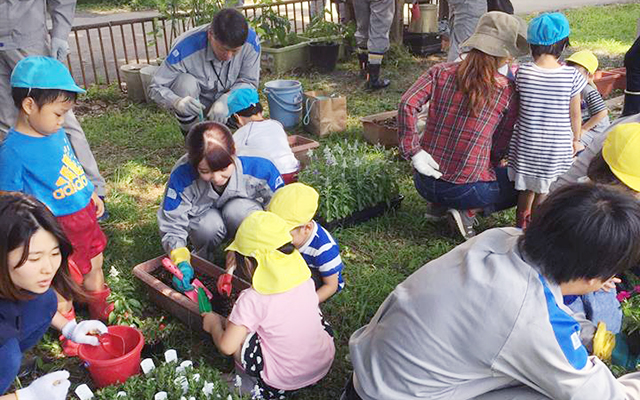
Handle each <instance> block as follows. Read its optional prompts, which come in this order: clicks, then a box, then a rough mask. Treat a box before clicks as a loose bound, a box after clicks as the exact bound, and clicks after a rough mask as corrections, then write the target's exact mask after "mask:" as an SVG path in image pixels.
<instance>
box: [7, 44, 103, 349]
mask: <svg viewBox="0 0 640 400" xmlns="http://www.w3.org/2000/svg"><path fill="white" fill-rule="evenodd" d="M78 93H84V90H82V89H81V88H80V87H78V86H77V85H76V84H75V82H74V81H73V78H72V77H71V74H70V73H69V71H68V70H67V68H66V67H65V66H64V64H62V63H61V62H60V61H58V60H56V59H54V58H50V57H41V56H33V57H26V58H24V59H22V60H20V62H18V64H16V66H15V68H14V70H13V73H12V74H11V95H12V97H13V100H14V103H15V106H16V107H17V108H18V110H19V114H18V119H17V122H16V125H15V126H14V127H13V128H11V129H10V130H9V132H8V133H7V136H6V138H5V140H4V142H3V143H2V145H1V146H0V190H4V191H17V192H23V193H26V194H29V195H32V196H34V197H35V198H37V199H38V200H40V201H41V202H42V203H44V204H45V205H46V206H47V207H48V208H49V210H51V212H52V213H53V215H54V216H55V217H56V220H57V221H58V223H59V224H60V226H61V227H62V230H63V231H64V233H65V235H66V236H67V237H68V239H69V241H70V242H71V244H72V246H73V253H72V255H71V258H70V262H69V269H70V272H71V275H72V276H73V277H74V279H75V280H76V282H77V283H82V285H83V286H84V289H85V290H86V291H87V293H88V294H89V312H90V314H91V317H92V318H95V319H101V320H104V321H106V320H107V317H108V316H109V313H110V312H111V311H112V310H113V305H112V304H110V303H108V302H107V297H108V296H109V294H110V293H111V291H110V290H109V288H108V287H107V286H106V284H105V281H104V275H103V272H102V262H103V255H102V252H103V250H104V249H105V247H106V245H107V238H106V236H105V235H104V233H103V232H102V230H101V229H100V226H99V225H98V222H97V218H98V217H99V216H100V214H101V213H102V212H103V210H104V206H103V203H102V200H101V199H100V198H99V197H98V195H97V194H96V192H95V190H94V186H93V184H92V183H91V181H89V179H87V175H86V174H85V171H84V169H83V168H82V166H81V165H80V163H79V162H78V159H77V158H76V155H75V153H74V152H73V149H72V147H71V145H70V143H69V140H68V139H67V135H66V134H65V131H64V129H63V128H62V124H63V121H64V116H65V114H66V113H67V112H68V111H69V110H71V109H72V108H73V105H74V103H75V101H76V97H77V95H78ZM58 312H59V313H60V314H62V315H63V316H64V317H65V318H66V319H68V320H74V317H75V312H74V308H73V303H72V302H71V299H66V298H64V297H63V296H61V295H60V294H58ZM63 348H64V350H65V353H66V354H68V355H75V354H76V353H77V345H76V344H75V343H72V342H70V341H64V342H63Z"/></svg>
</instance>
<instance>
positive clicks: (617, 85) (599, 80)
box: [593, 67, 627, 97]
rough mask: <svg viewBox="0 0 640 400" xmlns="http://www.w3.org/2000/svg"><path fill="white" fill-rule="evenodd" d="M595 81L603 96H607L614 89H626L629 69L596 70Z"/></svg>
mask: <svg viewBox="0 0 640 400" xmlns="http://www.w3.org/2000/svg"><path fill="white" fill-rule="evenodd" d="M593 81H594V83H595V84H596V87H597V88H598V91H599V92H600V94H601V95H602V97H607V96H609V95H610V94H611V92H612V91H613V90H614V89H621V90H624V89H625V88H626V87H627V69H626V68H624V67H623V68H614V69H610V70H603V71H596V74H595V77H594V79H593Z"/></svg>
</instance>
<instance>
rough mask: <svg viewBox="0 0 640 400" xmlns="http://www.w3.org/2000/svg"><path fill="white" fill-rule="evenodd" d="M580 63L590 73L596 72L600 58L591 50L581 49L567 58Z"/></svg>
mask: <svg viewBox="0 0 640 400" xmlns="http://www.w3.org/2000/svg"><path fill="white" fill-rule="evenodd" d="M569 61H571V62H572V63H575V64H578V65H580V66H582V67H584V69H586V70H587V71H589V73H590V74H595V73H596V70H597V69H598V58H597V57H596V56H595V55H594V54H593V53H592V52H591V51H589V50H581V51H577V52H575V53H573V54H572V55H571V57H569V58H567V62H569Z"/></svg>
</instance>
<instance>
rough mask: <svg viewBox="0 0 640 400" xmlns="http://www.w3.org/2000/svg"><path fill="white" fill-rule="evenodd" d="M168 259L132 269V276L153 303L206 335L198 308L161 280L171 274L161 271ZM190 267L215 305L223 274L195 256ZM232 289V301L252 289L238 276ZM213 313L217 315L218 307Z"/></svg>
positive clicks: (144, 263) (193, 329)
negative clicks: (140, 282)
mask: <svg viewBox="0 0 640 400" xmlns="http://www.w3.org/2000/svg"><path fill="white" fill-rule="evenodd" d="M165 257H166V256H165V255H162V256H160V257H156V258H153V259H151V260H149V261H145V262H143V263H142V264H138V265H136V266H135V267H134V268H133V274H134V275H135V276H136V278H138V279H140V280H141V281H142V283H143V284H144V285H145V287H146V289H147V292H148V293H149V298H150V299H151V301H153V302H154V303H155V304H157V305H158V306H159V307H161V308H163V309H164V310H166V311H167V312H169V314H171V315H173V316H174V317H176V318H178V319H179V320H180V321H182V322H183V323H184V324H185V325H187V326H188V327H189V328H191V330H192V331H194V332H203V333H204V331H203V330H202V317H201V316H200V311H199V309H198V304H197V303H195V302H193V301H191V300H189V298H188V297H187V296H185V295H184V294H182V293H179V292H177V291H176V290H174V289H173V288H172V287H170V286H169V285H167V283H165V282H163V280H161V279H160V278H159V276H161V275H163V274H165V273H166V274H168V272H166V271H165V270H164V268H163V267H162V259H163V258H165ZM191 266H192V267H193V269H194V271H195V273H196V277H197V278H198V279H200V280H201V281H202V283H203V284H204V285H205V286H207V288H209V290H211V292H212V293H213V294H214V297H213V301H215V300H216V299H217V298H218V296H219V295H218V294H217V290H216V282H217V281H218V276H220V275H221V274H224V270H223V269H222V268H220V267H218V266H217V265H214V264H212V263H210V262H209V261H206V260H204V259H202V258H200V257H198V256H196V255H193V254H192V255H191ZM232 285H233V289H232V297H233V296H234V295H235V296H236V297H237V294H238V293H239V292H240V291H242V290H244V289H246V288H248V287H249V286H251V285H250V284H249V283H248V282H246V281H244V280H242V279H240V278H238V277H236V276H234V278H233V281H232ZM234 298H235V297H234ZM213 309H214V312H215V311H216V307H215V305H214V308H213ZM222 317H225V318H226V315H222Z"/></svg>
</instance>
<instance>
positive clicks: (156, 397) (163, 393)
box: [153, 392, 167, 400]
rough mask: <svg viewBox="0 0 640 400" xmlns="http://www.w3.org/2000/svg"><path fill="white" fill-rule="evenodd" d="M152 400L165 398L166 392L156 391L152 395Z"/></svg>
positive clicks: (163, 399)
mask: <svg viewBox="0 0 640 400" xmlns="http://www.w3.org/2000/svg"><path fill="white" fill-rule="evenodd" d="M153 400H167V392H158V393H156V395H155V396H153Z"/></svg>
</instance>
